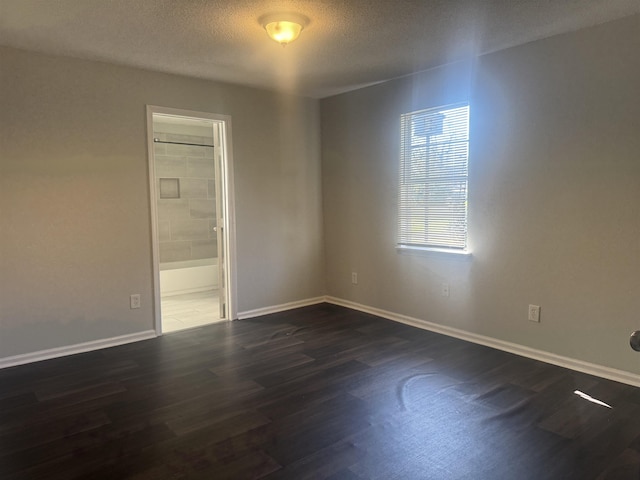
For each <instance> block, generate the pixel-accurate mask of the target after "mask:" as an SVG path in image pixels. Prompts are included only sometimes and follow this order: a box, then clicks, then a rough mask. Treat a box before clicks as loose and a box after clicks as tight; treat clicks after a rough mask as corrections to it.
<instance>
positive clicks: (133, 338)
mask: <svg viewBox="0 0 640 480" xmlns="http://www.w3.org/2000/svg"><path fill="white" fill-rule="evenodd" d="M155 337H156V332H154V331H153V330H147V331H145V332H138V333H131V334H129V335H121V336H119V337H113V338H105V339H103V340H94V341H91V342H85V343H78V344H76V345H69V346H66V347H58V348H51V349H48V350H40V351H38V352H32V353H25V354H22V355H15V356H13V357H5V358H0V369H2V368H7V367H13V366H16V365H24V364H25V363H33V362H39V361H41V360H49V359H51V358H58V357H65V356H67V355H74V354H76V353H84V352H90V351H93V350H100V349H101V348H108V347H115V346H118V345H124V344H125V343H132V342H139V341H140V340H148V339H150V338H155Z"/></svg>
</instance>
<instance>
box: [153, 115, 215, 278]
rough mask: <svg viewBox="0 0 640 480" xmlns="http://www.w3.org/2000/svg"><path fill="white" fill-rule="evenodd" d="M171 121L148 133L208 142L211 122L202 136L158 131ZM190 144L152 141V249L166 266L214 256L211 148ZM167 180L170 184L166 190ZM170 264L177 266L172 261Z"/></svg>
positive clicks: (164, 138) (172, 139) (167, 138)
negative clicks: (154, 204) (154, 221)
mask: <svg viewBox="0 0 640 480" xmlns="http://www.w3.org/2000/svg"><path fill="white" fill-rule="evenodd" d="M171 126H172V125H170V124H157V125H155V126H154V132H153V137H154V139H156V138H157V139H158V140H160V141H161V142H181V143H191V144H193V145H213V143H214V142H213V127H210V128H209V129H208V130H209V131H210V132H209V135H208V136H202V135H197V134H184V133H181V134H175V133H163V132H160V131H158V128H160V127H165V130H168V131H170V130H171V129H170V128H168V127H171ZM194 133H198V132H197V131H196V132H194ZM193 145H180V144H171V143H159V142H158V143H154V144H153V150H154V157H153V158H154V166H155V176H156V192H157V196H158V198H157V212H158V240H159V244H158V253H159V257H160V264H161V265H162V266H161V268H162V269H170V268H172V263H173V262H184V261H188V260H200V259H205V258H215V257H217V256H218V245H217V239H216V232H215V231H214V230H213V229H214V227H215V226H216V204H215V193H216V192H215V165H214V161H213V148H208V147H200V146H193ZM167 183H169V184H170V185H171V189H170V190H169V191H167V188H166V184H167ZM174 195H176V196H175V197H173V196H174ZM167 197H171V198H167ZM173 265H176V264H175V263H174V264H173ZM173 268H181V267H180V265H179V264H178V266H177V267H173Z"/></svg>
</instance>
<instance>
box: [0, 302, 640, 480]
mask: <svg viewBox="0 0 640 480" xmlns="http://www.w3.org/2000/svg"><path fill="white" fill-rule="evenodd" d="M575 390H579V391H582V392H584V393H585V394H588V395H590V396H591V397H594V398H596V399H598V400H600V401H602V402H605V403H607V404H608V405H610V406H611V408H608V407H606V406H602V405H599V404H596V403H592V402H590V401H587V400H585V399H584V398H581V397H579V396H578V395H576V394H575V393H574V391H575ZM0 478H2V479H3V480H9V479H30V480H31V479H41V478H42V479H49V480H51V479H76V478H81V479H92V480H96V479H121V478H135V479H140V480H142V479H192V478H194V479H200V478H202V479H225V478H232V479H251V478H263V479H276V478H291V479H306V478H309V479H323V478H328V479H334V480H335V479H369V478H371V479H436V480H439V479H491V480H493V479H518V480H521V479H536V480H543V479H563V480H564V479H580V480H583V479H594V480H604V479H632V480H638V479H639V478H640V389H638V388H635V387H631V386H628V385H623V384H619V383H616V382H612V381H608V380H604V379H601V378H597V377H592V376H589V375H585V374H581V373H577V372H573V371H570V370H566V369H563V368H559V367H555V366H552V365H548V364H545V363H541V362H537V361H534V360H530V359H525V358H522V357H518V356H516V355H511V354H508V353H504V352H500V351H497V350H493V349H491V348H487V347H483V346H479V345H474V344H471V343H467V342H464V341H461V340H457V339H453V338H449V337H446V336H442V335H438V334H435V333H431V332H427V331H423V330H419V329H415V328H412V327H408V326H405V325H401V324H397V323H394V322H391V321H388V320H383V319H380V318H377V317H374V316H371V315H367V314H363V313H359V312H355V311H352V310H348V309H345V308H342V307H337V306H334V305H328V304H322V305H317V306H313V307H307V308H302V309H297V310H291V311H288V312H284V313H280V314H274V315H268V316H265V317H261V318H257V319H252V320H242V321H237V322H232V323H227V324H218V325H211V326H206V327H202V328H198V329H194V330H189V331H185V332H180V333H174V334H170V335H165V336H163V337H161V338H157V339H153V340H148V341H144V342H138V343H135V344H129V345H123V346H120V347H114V348H109V349H104V350H100V351H96V352H90V353H85V354H81V355H74V356H71V357H64V358H59V359H55V360H48V361H44V362H40V363H35V364H30V365H23V366H19V367H13V368H9V369H4V370H0Z"/></svg>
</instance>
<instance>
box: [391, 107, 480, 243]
mask: <svg viewBox="0 0 640 480" xmlns="http://www.w3.org/2000/svg"><path fill="white" fill-rule="evenodd" d="M460 108H466V112H465V113H463V115H465V116H464V117H463V119H462V120H461V122H464V125H463V126H464V127H466V129H465V131H464V135H463V136H462V138H455V137H452V138H450V139H449V140H447V141H441V142H436V143H435V144H434V145H437V146H438V147H442V151H440V152H439V153H438V152H437V150H438V148H436V149H434V150H436V152H434V153H431V151H430V147H431V143H430V142H429V141H428V140H425V144H426V148H425V152H424V154H423V155H424V156H423V159H424V162H425V163H424V167H423V170H422V171H423V173H422V175H423V178H422V179H420V178H419V177H420V175H417V174H415V172H414V174H413V180H411V182H407V169H411V168H413V169H414V170H415V168H414V167H413V166H412V165H411V162H412V158H413V162H415V158H416V157H411V158H407V156H408V155H407V153H409V155H411V153H412V152H413V149H414V147H416V144H414V143H413V142H414V140H415V139H416V138H418V137H419V136H420V135H417V134H414V130H415V129H416V128H417V127H416V123H412V122H416V120H417V121H418V122H419V121H420V120H421V119H420V117H422V119H425V120H424V121H425V125H429V127H428V128H432V126H431V125H432V124H431V123H429V122H431V121H432V120H433V119H435V118H436V117H437V116H438V115H442V114H444V112H447V111H451V110H456V109H460ZM416 117H418V118H417V119H416ZM470 117H471V105H470V102H469V101H461V102H456V103H450V104H444V105H437V106H435V107H430V108H424V109H420V110H415V111H411V112H407V113H403V114H401V115H400V155H399V172H398V210H397V214H398V218H397V220H398V221H397V228H398V230H397V234H396V249H397V250H398V251H399V252H400V253H445V254H454V255H462V256H469V255H471V252H470V250H469V229H468V225H469V208H468V206H469V163H470V162H469V159H470V145H471V142H470ZM444 118H446V117H444ZM424 128H427V127H424ZM436 128H438V127H436ZM442 128H444V127H443V126H442ZM407 129H409V130H407ZM436 135H438V133H433V134H431V135H428V134H424V135H422V136H424V137H425V138H431V137H433V136H436ZM407 138H410V139H411V140H409V141H410V142H411V143H410V145H409V146H408V147H407V145H406V142H407ZM452 145H456V146H462V149H463V150H464V151H465V152H466V156H465V155H464V154H463V155H460V154H459V153H458V154H457V156H458V158H455V159H454V160H453V161H451V159H448V160H446V159H445V160H444V161H443V158H444V156H446V155H447V151H446V147H447V146H449V147H451V146H452ZM416 149H417V148H416ZM463 157H464V160H463V163H462V164H461V163H460V158H463ZM417 158H420V155H418V156H417ZM436 158H439V159H440V163H439V164H438V163H436V161H435V159H436ZM443 164H446V165H445V167H446V168H450V169H451V170H450V171H449V170H447V171H446V173H449V172H457V173H456V174H451V175H446V174H444V173H442V172H445V170H443V169H444V168H445V167H443ZM432 168H440V172H441V173H440V175H433V176H432V175H429V173H426V172H429V171H430V169H432ZM460 168H462V169H463V171H464V174H463V175H461V174H460V171H457V170H460ZM456 169H457V170H456ZM418 171H420V170H419V169H418ZM456 182H457V183H458V185H459V186H460V189H458V190H459V191H460V190H464V194H463V197H462V198H458V199H456V200H458V201H457V202H454V203H453V204H450V205H449V206H448V207H449V208H447V209H446V212H447V215H448V216H445V220H446V221H447V222H453V223H455V222H459V221H460V219H461V217H460V208H462V209H463V211H464V214H463V216H462V219H463V225H464V227H463V234H462V245H460V244H459V243H458V245H451V244H454V243H455V240H459V238H458V237H460V236H461V235H460V233H457V234H453V235H442V234H440V235H439V234H434V235H433V237H434V238H436V237H442V238H444V239H445V241H444V242H442V243H440V244H439V243H437V242H433V241H432V242H429V241H427V238H428V237H429V236H430V234H429V232H428V231H427V229H428V225H429V217H431V218H433V215H432V214H428V213H424V214H422V217H420V214H411V213H408V211H409V209H410V207H414V208H415V207H416V205H417V206H420V205H422V206H423V207H424V208H425V209H427V208H432V209H433V207H434V206H442V204H438V203H437V202H438V200H441V199H442V197H441V198H439V199H435V200H432V201H431V202H430V203H429V202H427V201H426V200H425V201H424V202H422V203H420V202H415V201H412V200H407V198H408V197H409V196H410V195H411V194H410V192H409V188H408V186H409V185H410V184H413V185H418V186H419V185H420V184H422V186H423V190H424V192H425V196H426V192H427V191H428V190H429V188H431V189H433V187H434V185H435V186H440V187H441V188H445V189H446V188H450V189H452V190H451V191H455V184H456ZM436 195H437V194H436ZM460 195H461V194H460V193H459V192H458V194H457V196H458V197H460ZM455 196H456V195H454V197H455ZM403 199H404V200H403ZM412 202H413V203H412ZM456 209H457V210H458V212H455V210H456ZM452 212H454V213H452ZM440 213H441V212H440ZM411 217H414V219H416V218H417V219H419V220H421V221H422V222H423V225H424V231H423V232H418V233H416V236H420V235H422V236H423V237H424V239H425V241H424V242H419V241H415V237H414V238H413V240H414V241H408V240H409V237H410V235H411V233H410V232H409V228H410V227H408V226H407V223H406V222H408V221H411V220H412V218H411ZM418 223H420V222H418ZM432 223H433V222H432ZM448 228H451V226H449V227H448ZM447 241H448V242H449V243H450V245H446V244H444V243H445V242H447Z"/></svg>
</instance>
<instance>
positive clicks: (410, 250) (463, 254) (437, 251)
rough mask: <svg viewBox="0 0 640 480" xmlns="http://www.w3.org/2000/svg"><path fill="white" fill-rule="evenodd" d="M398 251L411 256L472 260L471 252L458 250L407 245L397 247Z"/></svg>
mask: <svg viewBox="0 0 640 480" xmlns="http://www.w3.org/2000/svg"><path fill="white" fill-rule="evenodd" d="M396 251H397V252H398V253H402V254H409V255H443V256H449V255H451V256H452V257H457V258H460V259H470V258H471V252H470V251H468V250H456V249H453V248H434V247H408V246H406V245H396Z"/></svg>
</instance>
